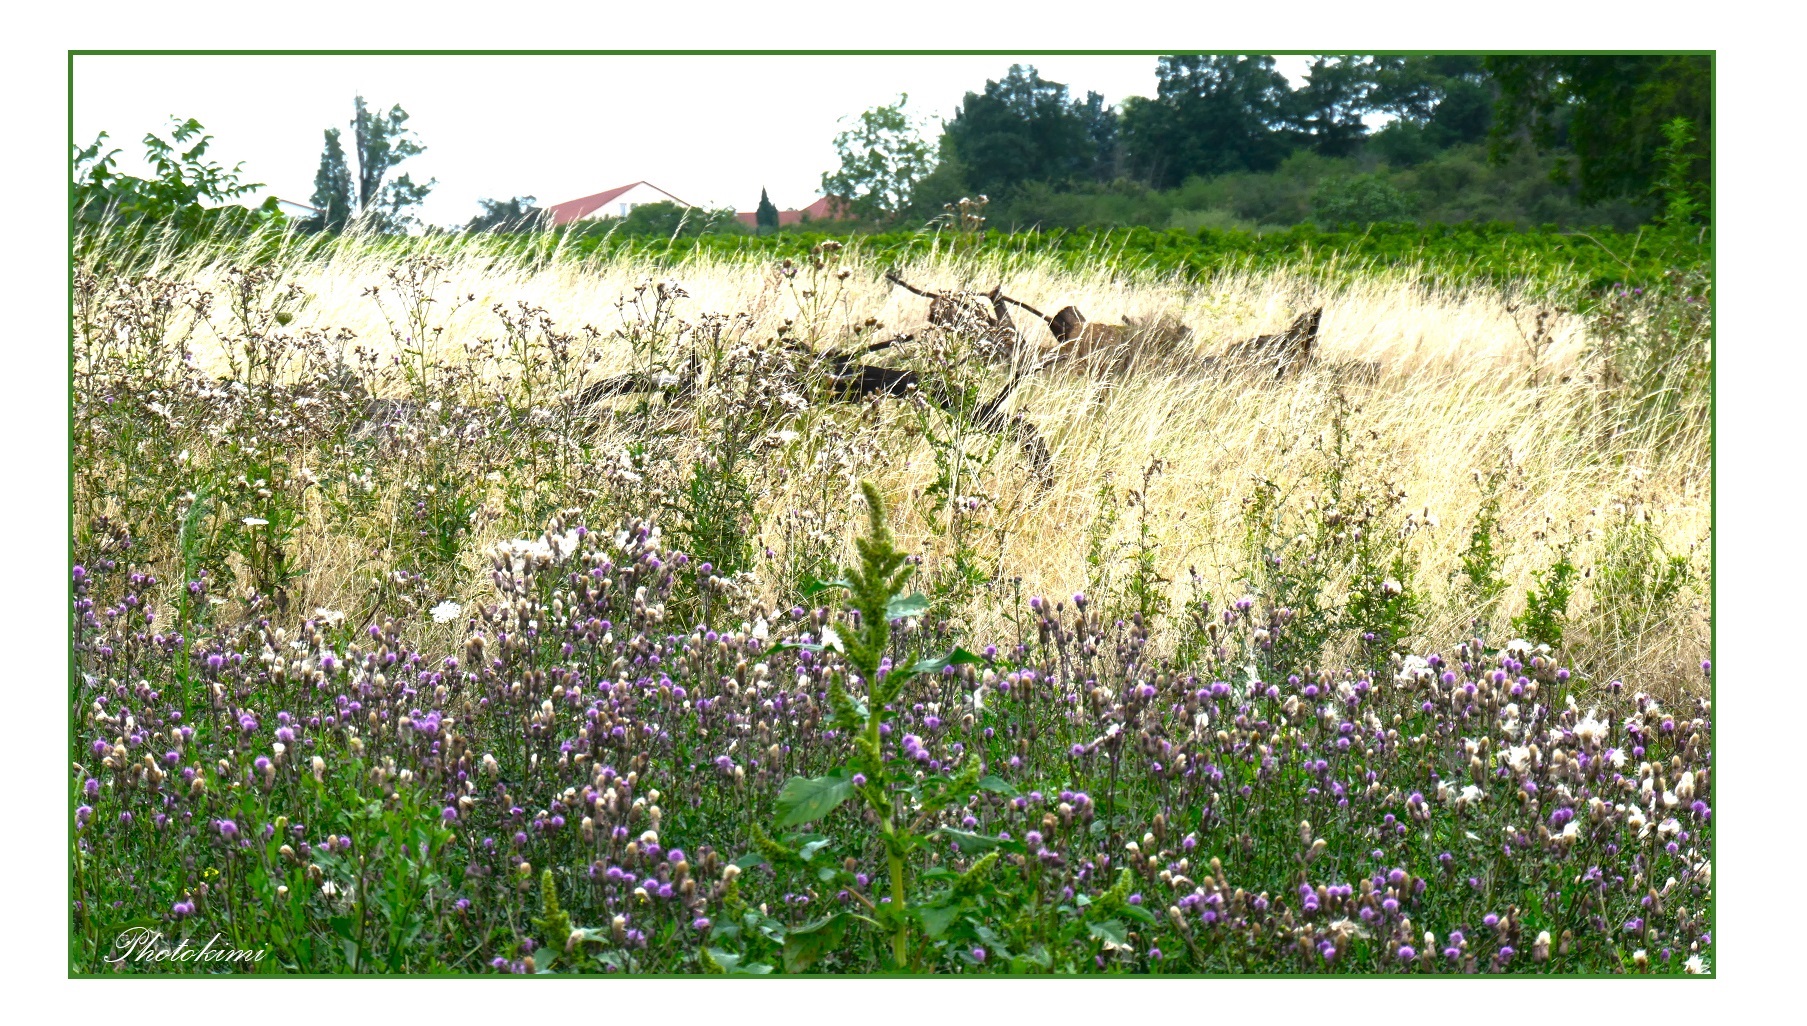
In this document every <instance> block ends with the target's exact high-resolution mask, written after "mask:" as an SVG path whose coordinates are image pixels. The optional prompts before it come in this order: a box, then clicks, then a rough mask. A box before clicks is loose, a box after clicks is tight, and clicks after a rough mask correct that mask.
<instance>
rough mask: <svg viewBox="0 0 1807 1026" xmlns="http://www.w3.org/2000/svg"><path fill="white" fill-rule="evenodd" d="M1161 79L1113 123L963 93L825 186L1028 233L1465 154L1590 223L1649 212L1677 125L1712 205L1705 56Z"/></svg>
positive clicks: (865, 215) (1258, 69) (901, 127)
mask: <svg viewBox="0 0 1807 1026" xmlns="http://www.w3.org/2000/svg"><path fill="white" fill-rule="evenodd" d="M1155 76H1156V89H1155V95H1154V96H1152V97H1140V96H1134V97H1129V98H1128V99H1126V100H1124V101H1123V103H1122V104H1121V105H1118V106H1110V105H1107V104H1105V102H1104V99H1103V97H1102V96H1100V95H1099V94H1098V93H1096V92H1091V91H1087V92H1085V93H1084V94H1080V93H1078V92H1077V91H1075V90H1071V89H1069V87H1068V86H1067V85H1065V84H1063V83H1059V82H1052V81H1049V80H1047V79H1045V78H1043V77H1042V76H1041V75H1040V74H1039V73H1038V72H1037V71H1036V69H1035V68H1034V67H1033V66H1024V65H1012V66H1011V67H1010V69H1009V70H1008V72H1007V73H1006V74H1005V75H1003V76H1002V77H1001V78H998V79H996V80H990V81H987V82H986V83H985V85H984V87H983V89H982V90H978V91H971V92H968V93H966V94H965V97H964V99H963V101H962V102H961V104H960V106H959V107H958V108H957V109H956V110H955V112H954V115H953V117H952V118H951V119H948V120H947V121H945V122H944V123H943V124H942V125H941V127H940V133H939V137H938V138H937V139H936V140H935V141H934V142H933V144H931V143H929V142H928V141H927V140H926V139H925V138H924V137H923V133H922V132H921V126H919V125H917V124H916V123H914V122H913V121H912V120H911V118H910V117H909V116H908V115H907V114H906V112H905V105H906V104H907V97H903V98H900V100H899V102H898V103H896V104H892V105H888V106H884V107H879V108H875V109H873V110H870V111H867V112H865V113H864V114H862V115H860V117H859V119H858V120H857V122H856V123H855V124H854V125H853V126H851V127H850V128H849V129H847V130H846V131H843V132H842V133H841V134H840V136H839V137H837V139H836V149H837V152H838V154H839V156H840V160H841V166H840V167H839V168H838V169H836V170H835V171H832V172H829V173H828V174H825V175H824V176H823V179H822V185H823V188H824V190H826V191H829V192H831V193H834V194H837V195H842V196H845V197H847V198H848V199H849V200H851V202H852V206H853V210H854V212H855V214H856V215H857V216H859V217H860V218H862V219H864V220H871V221H878V222H887V223H896V222H899V221H904V220H910V219H920V218H927V217H933V216H935V215H936V214H937V213H939V212H940V211H941V210H942V209H943V208H944V206H945V205H946V204H949V203H953V202H955V201H956V200H958V199H959V198H960V197H963V196H971V195H980V194H983V195H986V196H987V197H989V198H990V199H991V200H992V201H993V203H994V209H997V207H999V206H1002V207H1005V208H1010V207H1018V208H1022V207H1027V208H1028V209H1023V210H1019V213H1020V214H1023V215H1029V216H1030V217H1032V216H1033V215H1034V214H1035V213H1037V209H1036V208H1038V207H1039V208H1045V207H1048V206H1050V205H1058V203H1057V202H1056V201H1052V200H1050V197H1058V196H1061V195H1063V194H1064V195H1066V196H1068V197H1071V196H1074V195H1084V194H1092V195H1099V194H1102V193H1106V192H1109V191H1111V190H1113V189H1114V190H1115V191H1116V192H1118V193H1134V192H1135V191H1136V190H1138V189H1140V190H1151V191H1155V192H1160V191H1172V190H1179V189H1182V188H1184V187H1186V186H1187V185H1188V183H1200V182H1210V181H1212V180H1215V179H1221V178H1224V177H1226V176H1238V175H1240V176H1245V177H1246V176H1251V175H1272V174H1275V173H1276V172H1280V171H1281V170H1282V169H1283V168H1285V167H1287V166H1288V165H1289V164H1305V165H1308V166H1309V165H1311V164H1312V160H1313V159H1314V158H1315V159H1316V160H1317V161H1318V166H1325V162H1334V161H1339V160H1340V161H1344V162H1349V161H1351V160H1353V161H1354V162H1355V167H1356V168H1357V169H1363V168H1365V169H1369V170H1372V169H1376V168H1385V169H1392V170H1398V169H1411V168H1416V167H1419V166H1422V165H1425V164H1426V163H1428V162H1432V161H1434V160H1437V159H1438V158H1439V157H1440V156H1442V155H1444V154H1446V153H1447V152H1449V151H1452V150H1457V149H1464V148H1466V149H1467V150H1469V151H1472V152H1477V153H1479V154H1481V155H1482V157H1483V160H1484V162H1485V163H1487V164H1489V165H1492V166H1495V167H1498V166H1503V165H1507V164H1510V163H1512V162H1513V161H1514V160H1515V159H1517V160H1519V161H1521V162H1523V161H1524V160H1526V159H1527V158H1528V159H1530V160H1532V161H1533V162H1535V163H1537V164H1538V165H1539V169H1540V171H1541V172H1542V173H1543V174H1544V175H1545V176H1546V177H1547V178H1548V179H1549V182H1550V183H1551V184H1552V185H1554V186H1556V187H1558V188H1560V189H1562V190H1563V191H1565V192H1566V194H1567V196H1568V197H1569V198H1570V199H1572V201H1573V202H1574V203H1575V204H1576V205H1578V206H1579V207H1584V208H1585V207H1597V206H1600V205H1603V204H1608V203H1612V202H1615V201H1618V202H1623V203H1630V204H1633V205H1642V206H1643V207H1645V208H1646V209H1647V210H1649V209H1653V207H1652V190H1653V188H1654V187H1655V186H1656V185H1657V182H1658V179H1659V177H1660V176H1661V175H1662V173H1663V171H1664V167H1665V165H1664V163H1663V160H1664V158H1663V153H1662V151H1663V147H1664V146H1665V143H1666V140H1667V138H1668V137H1667V136H1666V134H1665V131H1666V126H1668V125H1670V124H1671V123H1672V122H1674V121H1675V120H1676V119H1683V120H1685V121H1686V122H1687V123H1688V124H1689V125H1690V126H1691V128H1692V130H1693V132H1694V135H1695V138H1696V139H1697V140H1699V142H1700V145H1699V147H1698V148H1697V150H1696V151H1695V153H1694V154H1693V160H1692V162H1691V164H1690V167H1689V170H1688V179H1689V182H1690V184H1691V186H1692V187H1693V188H1695V189H1697V190H1698V191H1700V192H1701V193H1702V194H1703V195H1704V194H1706V192H1707V190H1708V189H1709V188H1710V179H1709V176H1710V168H1711V159H1710V157H1711V154H1710V149H1709V147H1710V140H1711V133H1712V102H1711V101H1712V58H1711V57H1710V56H1708V55H1698V54H1681V55H1586V54H1577V55H1545V56H1526V55H1512V56H1479V55H1459V54H1457V55H1372V54H1367V55H1363V54H1351V55H1320V56H1317V57H1315V58H1313V59H1312V62H1311V64H1310V66H1309V69H1308V70H1307V72H1306V74H1305V77H1304V81H1303V83H1302V84H1301V85H1299V86H1297V87H1294V86H1293V85H1291V83H1289V82H1288V80H1287V78H1286V76H1284V75H1282V74H1281V73H1280V72H1279V70H1278V69H1277V67H1276V64H1275V60H1274V58H1273V57H1271V56H1268V55H1261V54H1252V55H1251V54H1240V55H1239V54H1176V55H1168V56H1163V57H1160V58H1159V59H1158V60H1157V62H1156V72H1155ZM1383 120H1384V122H1385V123H1384V127H1381V128H1379V129H1378V130H1376V129H1374V128H1372V127H1371V126H1372V125H1373V124H1375V123H1376V122H1379V121H1383ZM1360 184H1361V183H1357V185H1358V186H1359V185H1360ZM1358 191H1359V190H1358ZM1030 196H1034V197H1037V198H1039V200H1040V202H1039V203H1029V204H1024V203H1023V202H1021V201H1022V200H1023V199H1024V198H1025V197H1030ZM1335 199H1336V197H1334V196H1332V197H1326V198H1325V199H1324V202H1321V203H1319V204H1318V205H1319V206H1320V207H1321V206H1323V205H1325V204H1326V203H1328V204H1330V205H1332V206H1334V201H1335ZM1348 205H1350V204H1348V203H1345V206H1348ZM1353 205H1354V206H1360V204H1359V203H1355V204H1353ZM1370 205H1372V204H1370Z"/></svg>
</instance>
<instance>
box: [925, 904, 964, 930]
mask: <svg viewBox="0 0 1807 1026" xmlns="http://www.w3.org/2000/svg"><path fill="white" fill-rule="evenodd" d="M917 912H918V914H919V915H920V916H921V917H922V932H923V933H926V934H928V935H929V936H930V937H939V936H941V935H942V934H944V933H946V932H947V928H948V927H949V926H952V925H953V922H954V917H955V916H957V915H959V914H960V906H959V905H954V904H950V905H942V906H940V907H929V908H921V909H918V910H917Z"/></svg>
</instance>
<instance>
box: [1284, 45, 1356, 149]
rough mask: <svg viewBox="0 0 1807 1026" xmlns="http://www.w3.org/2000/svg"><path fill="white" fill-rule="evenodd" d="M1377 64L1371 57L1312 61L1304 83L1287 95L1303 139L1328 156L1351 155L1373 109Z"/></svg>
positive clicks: (1301, 139) (1326, 58) (1317, 59)
mask: <svg viewBox="0 0 1807 1026" xmlns="http://www.w3.org/2000/svg"><path fill="white" fill-rule="evenodd" d="M1374 76H1375V67H1374V63H1373V61H1372V59H1371V58H1367V57H1361V56H1353V55H1345V56H1337V57H1327V56H1320V57H1317V58H1316V59H1314V60H1313V61H1312V62H1311V68H1310V70H1309V71H1307V72H1306V75H1305V84H1304V85H1303V86H1301V87H1300V88H1299V89H1297V90H1296V91H1294V92H1292V93H1291V94H1290V95H1289V97H1288V99H1289V101H1290V105H1291V108H1292V120H1293V125H1294V127H1295V128H1296V129H1297V131H1298V132H1299V133H1300V141H1301V142H1302V143H1304V144H1305V145H1307V146H1310V147H1311V148H1312V149H1314V150H1316V151H1318V152H1319V153H1322V154H1323V155H1324V156H1326V157H1348V156H1352V155H1354V154H1355V152H1356V151H1357V150H1359V149H1360V148H1361V145H1362V140H1363V139H1365V138H1366V137H1367V134H1368V126H1367V123H1366V122H1365V121H1363V118H1364V117H1365V116H1366V115H1368V114H1369V113H1371V112H1372V111H1373V110H1374V106H1373V102H1372V97H1373V94H1374V90H1375V80H1374Z"/></svg>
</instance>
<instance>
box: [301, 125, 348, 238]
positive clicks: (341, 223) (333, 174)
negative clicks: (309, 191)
mask: <svg viewBox="0 0 1807 1026" xmlns="http://www.w3.org/2000/svg"><path fill="white" fill-rule="evenodd" d="M313 205H314V206H315V207H316V208H318V209H319V211H320V213H319V214H318V215H317V216H315V217H313V218H311V219H309V221H308V225H307V226H308V227H309V228H311V229H313V230H314V231H328V232H341V231H344V230H345V223H346V222H347V221H349V220H351V211H352V196H351V169H350V168H349V167H347V166H346V164H345V147H343V146H341V145H339V130H338V129H336V128H329V129H327V130H326V148H325V149H324V150H323V151H322V152H321V154H320V170H318V171H316V172H314V196H313Z"/></svg>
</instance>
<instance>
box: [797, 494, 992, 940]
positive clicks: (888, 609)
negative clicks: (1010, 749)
mask: <svg viewBox="0 0 1807 1026" xmlns="http://www.w3.org/2000/svg"><path fill="white" fill-rule="evenodd" d="M860 491H861V493H862V494H864V496H865V498H866V505H867V534H866V536H865V537H862V538H859V539H858V540H856V541H855V543H854V547H855V549H856V551H857V552H858V556H859V562H858V564H857V565H856V566H854V567H853V568H851V569H849V570H848V571H847V577H846V580H844V581H840V582H836V586H838V587H843V588H845V589H846V590H847V592H848V602H847V605H848V609H849V611H850V612H852V613H853V614H855V615H856V617H857V619H856V622H855V626H854V628H853V630H852V631H850V633H849V634H848V636H847V637H846V638H845V639H843V640H842V645H843V647H844V648H845V652H846V657H847V666H848V671H849V672H848V673H846V674H843V675H842V676H841V677H839V678H837V679H836V680H835V681H834V682H833V683H832V684H831V685H830V687H829V692H828V701H829V707H830V709H831V710H832V713H833V722H834V723H835V725H836V727H837V729H841V730H845V731H847V732H848V733H849V734H850V736H851V737H852V738H853V743H852V744H853V751H852V753H851V755H850V757H849V759H848V761H847V763H846V764H845V765H844V766H842V767H839V768H837V769H836V770H834V771H832V772H830V773H829V774H827V775H825V776H821V777H813V778H803V777H793V778H792V779H791V780H790V781H789V782H787V783H786V784H785V786H784V790H783V791H781V792H780V793H779V795H778V798H777V801H776V802H775V804H774V808H775V811H776V813H777V817H776V819H775V820H774V825H775V826H776V827H778V828H780V829H783V828H786V827H794V826H800V825H802V824H805V823H811V822H814V821H816V820H819V819H822V818H824V817H826V816H827V815H828V814H829V813H831V812H833V811H834V810H835V809H836V808H837V807H839V806H840V805H841V803H842V802H844V801H846V800H847V799H848V798H850V797H855V796H857V797H858V798H859V799H860V801H861V802H862V803H863V804H864V806H865V807H866V808H867V809H868V810H870V811H871V813H872V816H873V819H874V821H875V822H876V825H877V829H878V834H879V836H878V840H879V842H880V843H881V845H882V846H883V848H884V853H885V862H886V867H887V872H888V877H889V880H890V894H889V900H888V901H886V902H883V903H881V904H879V905H876V906H873V907H872V909H871V911H872V913H873V915H872V917H870V918H869V919H868V921H869V922H871V923H872V924H873V925H874V926H877V927H879V928H880V929H882V930H884V932H886V933H887V934H889V935H890V938H891V945H890V960H891V964H892V965H893V967H895V968H898V969H903V968H907V967H908V966H909V965H910V957H909V938H910V933H911V930H912V925H913V922H916V921H920V916H915V917H912V915H911V909H910V907H909V904H908V889H907V883H906V879H907V876H908V872H909V860H910V859H911V857H912V855H913V853H914V852H915V851H916V849H918V848H919V847H920V846H921V845H922V844H923V842H924V840H925V838H924V837H923V836H921V835H919V834H917V833H916V830H917V829H918V828H919V827H920V826H921V825H922V824H923V823H926V822H928V821H930V820H931V819H932V818H933V816H934V815H935V813H937V812H939V811H940V810H941V809H943V808H945V807H946V806H948V805H950V804H952V803H953V802H956V801H959V800H961V799H963V798H965V797H966V796H967V795H969V794H971V793H972V792H973V790H974V789H975V788H976V787H977V786H978V782H979V762H978V759H977V757H976V756H975V757H969V758H968V759H967V760H966V762H965V764H964V765H963V766H962V767H961V768H960V769H959V771H958V772H957V773H955V774H953V775H951V776H942V775H937V776H935V777H930V778H927V779H924V780H920V781H918V780H916V779H914V777H913V776H912V775H911V770H910V766H911V763H910V761H909V760H908V759H907V758H905V757H904V756H903V755H902V753H899V752H893V753H888V752H887V751H886V750H885V747H884V744H883V742H882V741H881V729H882V728H883V727H884V725H885V723H886V722H887V720H888V719H889V714H890V709H889V708H888V707H889V705H890V703H891V702H892V701H893V700H895V699H896V698H897V696H898V694H899V693H900V692H901V690H902V688H903V685H904V683H905V682H906V681H907V680H908V679H909V678H910V677H912V676H915V675H918V674H927V673H939V672H941V670H942V668H943V667H947V666H954V665H960V664H970V663H980V662H983V660H982V659H981V658H980V657H978V656H975V655H973V654H972V653H970V652H967V651H966V650H964V649H955V650H953V651H952V652H949V653H948V654H946V655H943V656H939V657H935V658H929V659H921V660H919V661H914V662H912V661H910V660H908V659H906V660H904V661H903V662H902V663H900V664H894V663H893V662H892V661H891V659H890V658H888V656H887V653H888V652H889V650H890V646H891V622H892V621H893V620H896V619H900V618H903V617H906V616H920V615H921V614H922V613H923V612H924V611H925V610H926V609H927V605H928V603H927V600H926V599H924V598H923V597H922V596H921V595H904V594H903V593H902V589H903V587H904V585H905V584H906V583H907V582H908V581H909V579H910V575H911V573H912V571H913V570H914V569H915V568H914V567H913V566H911V565H909V561H908V558H907V557H906V555H905V554H904V553H903V552H901V551H899V550H898V549H897V547H896V544H895V542H894V541H893V539H892V537H891V528H890V525H889V524H888V523H887V521H886V517H885V504H884V499H883V498H882V497H881V496H880V495H879V493H878V489H876V488H874V487H873V486H872V485H871V484H870V483H867V482H861V484H860ZM848 683H853V684H855V685H863V686H864V688H865V694H864V695H860V696H857V697H856V696H855V695H853V694H850V693H849V691H848V689H847V686H846V685H847V684H848ZM886 732H888V731H886ZM906 797H907V798H908V799H909V800H910V807H911V808H912V810H914V811H915V812H916V815H915V817H914V819H913V820H910V821H909V822H905V820H904V819H903V818H902V817H901V816H900V815H899V803H900V801H901V800H903V799H905V798H906ZM761 848H762V850H771V851H773V852H774V853H775V854H778V855H779V856H780V857H781V858H790V857H791V854H790V853H789V852H788V850H786V849H783V848H782V847H781V846H778V845H776V844H775V842H771V841H770V840H769V839H763V843H762V844H761ZM832 918H834V917H831V919H832ZM813 929H815V930H817V931H825V930H828V929H829V925H828V924H827V923H826V922H825V923H823V924H821V925H820V926H817V927H814V928H813ZM835 929H838V927H836V928H835ZM819 937H820V939H821V940H822V941H823V942H825V943H831V942H830V941H829V939H828V936H827V934H825V933H824V934H819ZM787 944H788V942H787ZM787 950H788V949H787ZM813 951H814V946H813V945H812V946H811V947H810V948H809V950H808V951H806V952H802V953H799V954H798V955H797V957H796V959H792V958H790V957H789V956H788V955H787V962H792V961H801V962H804V963H805V964H807V962H808V961H813V956H812V953H813Z"/></svg>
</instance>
